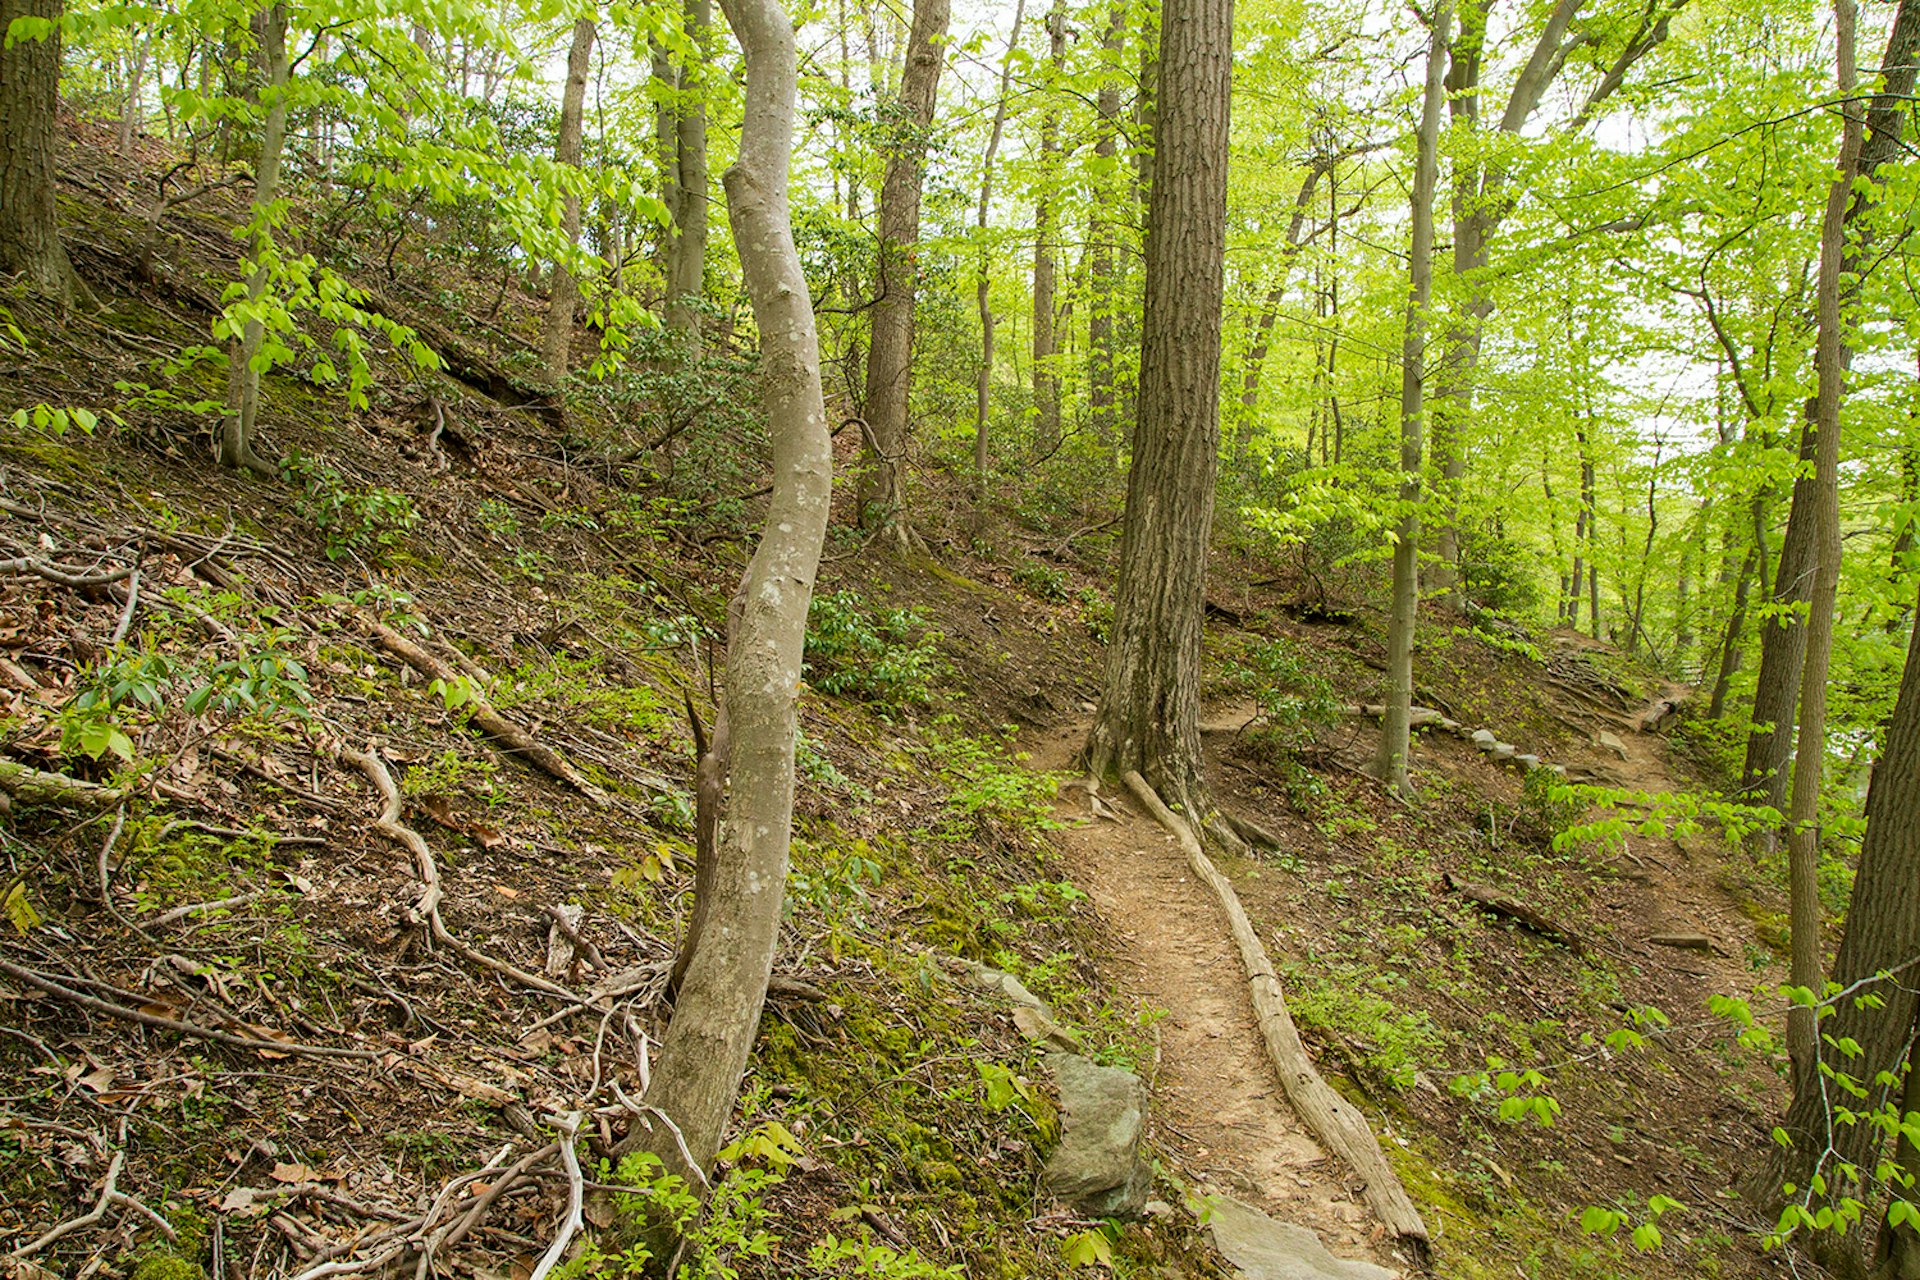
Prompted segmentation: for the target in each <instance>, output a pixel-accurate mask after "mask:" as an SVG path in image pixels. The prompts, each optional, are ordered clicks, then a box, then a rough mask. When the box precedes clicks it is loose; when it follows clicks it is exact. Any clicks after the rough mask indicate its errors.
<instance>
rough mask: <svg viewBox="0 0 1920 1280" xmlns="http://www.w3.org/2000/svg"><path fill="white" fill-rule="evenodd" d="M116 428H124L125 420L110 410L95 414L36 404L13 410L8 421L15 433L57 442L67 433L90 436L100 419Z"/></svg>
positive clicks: (89, 411) (88, 411)
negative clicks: (42, 436) (35, 432)
mask: <svg viewBox="0 0 1920 1280" xmlns="http://www.w3.org/2000/svg"><path fill="white" fill-rule="evenodd" d="M102 417H105V418H106V419H107V421H109V422H111V423H113V424H115V425H116V426H125V425H126V420H125V419H123V418H122V417H121V416H120V415H119V414H117V413H115V412H113V411H112V410H111V409H103V410H101V411H100V412H98V413H96V412H94V411H93V410H92V409H80V408H72V409H62V408H56V407H55V406H53V405H50V404H36V405H34V406H32V407H31V408H27V409H15V410H14V411H13V416H12V417H11V418H9V419H8V421H9V422H11V423H12V424H13V429H14V430H16V431H37V432H39V433H40V434H41V435H45V436H51V437H52V438H54V439H56V440H58V439H59V438H60V437H61V436H64V435H66V434H67V432H69V431H78V432H80V433H81V434H82V435H89V436H90V435H92V434H93V433H94V431H95V430H96V429H98V427H99V426H100V419H101V418H102Z"/></svg>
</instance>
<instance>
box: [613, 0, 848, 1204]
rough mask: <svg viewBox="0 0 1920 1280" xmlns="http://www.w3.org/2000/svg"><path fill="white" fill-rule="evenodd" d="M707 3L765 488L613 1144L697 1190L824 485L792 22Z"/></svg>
mask: <svg viewBox="0 0 1920 1280" xmlns="http://www.w3.org/2000/svg"><path fill="white" fill-rule="evenodd" d="M721 8H722V10H723V11H724V12H725V13H726V15H727V20H728V22H729V23H730V24H731V26H732V27H733V30H734V34H735V35H736V36H737V37H738V38H739V40H740V45H741V48H742V49H743V50H744V51H745V53H746V106H745V120H744V121H743V123H742V125H741V130H740V153H739V159H738V160H736V161H735V162H734V164H733V167H732V168H730V169H729V170H728V171H727V174H726V178H725V185H726V191H727V209H728V213H729V216H730V218H731V221H732V225H733V233H734V236H733V238H734V242H735V243H736V244H738V245H739V246H740V266H741V271H742V274H743V276H744V278H745V282H746V289H747V293H748V294H749V295H750V296H751V298H752V300H753V314H754V320H755V322H756V324H757V327H758V329H759V333H760V351H761V362H760V376H761V388H762V392H761V394H762V400H763V403H764V404H765V407H766V412H767V425H768V429H769V434H770V436H771V438H772V443H773V495H772V498H771V500H770V505H769V507H768V510H767V520H766V528H765V531H764V532H763V534H762V536H761V540H760V545H759V547H758V548H757V549H756V550H755V551H754V555H753V560H752V562H751V563H750V564H749V565H748V566H747V572H746V576H745V577H744V578H743V579H742V580H741V583H740V589H739V591H738V593H737V594H736V595H735V598H734V603H733V607H732V609H730V610H729V614H730V616H729V626H728V631H729V636H728V643H727V674H726V702H725V709H724V711H723V713H722V714H723V715H724V716H725V717H726V721H727V726H728V728H727V735H728V738H729V740H730V744H731V745H730V748H729V756H730V760H729V763H730V766H731V771H732V786H731V788H730V790H729V791H728V792H727V802H726V803H727V813H726V818H725V820H724V821H723V822H722V823H721V824H720V829H719V832H718V835H717V839H716V845H715V866H714V867H713V874H712V876H711V878H710V883H711V885H712V888H713V893H712V895H711V899H710V901H709V903H708V906H707V908H706V911H707V922H706V927H705V929H704V930H703V931H702V934H701V939H700V944H699V946H698V947H697V948H696V949H695V951H694V953H693V955H692V957H691V959H690V960H689V962H688V964H687V966H686V977H685V980H684V981H683V983H682V984H681V986H680V990H679V996H678V998H677V999H676V1001H675V1004H674V1011H673V1020H672V1021H671V1022H670V1023H669V1024H668V1025H667V1033H666V1037H665V1039H664V1040H663V1041H662V1043H661V1047H660V1057H659V1059H658V1061H657V1062H655V1064H654V1068H653V1084H652V1087H651V1088H650V1089H649V1090H648V1092H647V1095H646V1098H645V1102H646V1104H647V1111H648V1115H649V1116H650V1117H660V1118H662V1119H663V1120H664V1123H651V1124H650V1127H648V1126H640V1125H637V1126H636V1128H635V1130H634V1132H633V1133H631V1134H630V1135H629V1136H628V1138H627V1140H626V1142H625V1143H624V1144H623V1148H624V1149H626V1150H632V1149H634V1148H644V1149H646V1150H649V1151H651V1152H653V1153H654V1154H655V1155H657V1156H659V1157H660V1159H661V1160H662V1161H663V1162H664V1163H665V1165H666V1167H667V1168H668V1169H670V1170H673V1171H675V1172H678V1173H680V1174H682V1176H685V1177H687V1178H688V1181H689V1182H691V1183H692V1184H693V1185H695V1186H698V1187H702V1188H704V1187H705V1186H706V1178H705V1176H704V1175H705V1172H706V1170H707V1169H709V1168H710V1167H711V1166H712V1164H713V1158H714V1155H715V1153H716V1152H717V1151H718V1150H719V1148H720V1141H721V1137H722V1134H723V1132H724V1131H725V1129H726V1123H727V1118H728V1116H730V1115H731V1114H732V1112H733V1105H734V1099H735V1098H736V1097H737V1095H738V1094H739V1090H740V1080H741V1076H742V1074H743V1073H744V1072H745V1070H746V1064H747V1058H748V1055H749V1054H750V1053H751V1051H752V1048H753V1040H754V1034H755V1032H756V1031H757V1030H758V1028H759V1024H760V1011H761V1008H762V1006H763V1004H764V1002H765V999H766V991H767V979H768V976H769V975H770V973H771V972H772V968H773V956H774V950H775V947H776V945H777V943H778V941H779V932H780V914H781V900H782V898H783V896H784V893H785V886H786V878H787V857H788V848H789V841H790V838H791V834H792V821H793V785H794V767H793V754H794V731H795V727H796V724H797V706H798V696H797V695H798V691H799V688H800V654H801V646H802V642H803V640H804V638H805V635H806V623H807V605H808V602H809V600H810V599H811V597H812V591H813V580H814V574H815V573H816V571H817V569H818V566H819V561H820V548H821V545H822V543H823V542H824V541H825V538H826V528H827V511H828V500H829V497H830V491H831V487H832V480H833V454H832V446H831V441H830V440H829V438H828V433H827V419H826V408H825V405H824V404H823V403H822V397H821V391H820V362H819V349H818V346H817V345H816V342H815V334H814V323H813V307H812V302H811V300H810V298H809V297H808V293H807V279H806V275H805V273H804V272H803V271H802V270H801V266H800V256H799V254H798V253H797V252H796V251H795V249H794V245H793V234H792V227H791V223H790V221H789V217H788V208H787V186H788V161H789V156H790V155H791V153H792V149H793V103H794V97H795V94H796V87H797V82H798V66H799V63H798V56H797V54H796V51H795V47H794V35H793V25H792V21H791V19H790V18H789V17H788V15H787V12H786V10H785V8H784V7H783V6H782V5H781V4H780V3H779V0H722V3H721ZM717 737H718V733H717V732H716V738H717ZM683 1143H684V1151H685V1154H684V1155H683V1154H682V1144H683ZM689 1158H690V1160H691V1164H692V1166H693V1167H692V1169H691V1170H689V1169H688V1160H689Z"/></svg>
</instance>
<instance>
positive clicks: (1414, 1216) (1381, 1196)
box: [1122, 770, 1431, 1267]
mask: <svg viewBox="0 0 1920 1280" xmlns="http://www.w3.org/2000/svg"><path fill="white" fill-rule="evenodd" d="M1122 776H1123V777H1124V779H1125V781H1126V784H1127V788H1128V789H1129V790H1130V791H1132V792H1133V794H1134V796H1135V797H1136V798H1137V799H1138V800H1139V801H1140V803H1141V804H1143V805H1145V806H1146V808H1147V811H1148V812H1149V813H1151V814H1152V815H1153V816H1154V818H1155V820H1157V821H1158V822H1159V823H1160V825H1161V826H1163V827H1165V828H1166V829H1167V831H1168V832H1169V833H1170V834H1172V835H1173V836H1174V838H1176V839H1177V840H1179V842H1180V847H1181V849H1182V850H1183V851H1184V852H1185V853H1186V855H1187V865H1188V867H1189V868H1191V870H1192V871H1193V873H1194V875H1195V876H1196V877H1198V878H1199V879H1200V880H1201V881H1202V882H1204V883H1205V884H1206V885H1207V887H1208V888H1210V889H1211V890H1212V891H1213V896H1214V899H1215V901H1216V902H1217V903H1218V904H1219V907H1220V910H1221V913H1222V914H1224V915H1225V916H1226V918H1227V928H1228V931H1229V932H1230V933H1231V934H1232V935H1233V940H1234V943H1235V945H1236V946H1237V947H1238V948H1239V951H1240V963H1241V965H1242V966H1243V967H1244V968H1245V970H1246V974H1247V986H1248V989H1249V991H1250V993H1251V995H1252V997H1253V1008H1254V1014H1255V1017H1256V1019H1257V1020H1258V1022H1259V1024H1260V1036H1261V1039H1262V1040H1264V1041H1265V1042H1266V1047H1267V1056H1268V1058H1269V1059H1271V1060H1272V1062H1273V1066H1274V1070H1275V1072H1276V1073H1278V1075H1279V1077H1280V1084H1281V1087H1282V1088H1283V1089H1284V1090H1285V1091H1286V1095H1287V1100H1288V1101H1289V1102H1291V1103H1292V1104H1293V1108H1294V1110H1295V1111H1296V1112H1298V1113H1299V1116H1300V1119H1301V1120H1302V1121H1303V1122H1305V1124H1306V1126H1307V1128H1308V1129H1309V1130H1310V1131H1311V1132H1312V1133H1313V1136H1314V1137H1315V1138H1317V1139H1319V1141H1320V1142H1321V1143H1322V1144H1324V1145H1325V1146H1326V1147H1327V1148H1328V1149H1329V1150H1331V1151H1332V1152H1333V1153H1334V1154H1335V1155H1337V1156H1339V1157H1340V1158H1341V1159H1342V1160H1344V1161H1346V1163H1347V1166H1348V1167H1349V1168H1350V1169H1352V1170H1353V1171H1354V1173H1355V1174H1357V1175H1358V1176H1359V1177H1360V1179H1361V1181H1362V1182H1363V1183H1364V1184H1365V1185H1364V1186H1363V1188H1362V1190H1361V1194H1362V1195H1363V1196H1364V1197H1365V1199H1366V1202H1367V1206H1368V1208H1370V1209H1372V1210H1373V1212H1374V1214H1375V1216H1377V1217H1378V1218H1379V1219H1380V1221H1381V1222H1383V1223H1384V1224H1385V1225H1386V1227H1387V1229H1388V1230H1390V1231H1392V1232H1393V1234H1394V1236H1395V1237H1396V1238H1397V1239H1398V1241H1399V1243H1400V1245H1401V1247H1402V1248H1404V1249H1405V1250H1406V1251H1407V1252H1408V1253H1409V1254H1411V1255H1412V1259H1413V1262H1414V1264H1415V1265H1416V1266H1419V1267H1424V1266H1425V1265H1426V1263H1427V1259H1428V1256H1429V1251H1430V1247H1431V1246H1430V1241H1429V1237H1428V1235H1427V1224H1426V1223H1425V1222H1424V1221H1423V1220H1422V1219H1421V1217H1420V1211H1419V1210H1418V1209H1417V1208H1415V1207H1414V1204H1413V1200H1412V1198H1411V1197H1409V1196H1408V1195H1407V1191H1406V1188H1405V1187H1403V1186H1401V1185H1400V1180H1399V1178H1398V1177H1396V1176H1395V1175H1394V1172H1393V1168H1392V1166H1391V1165H1389V1164H1388V1163H1387V1158H1386V1156H1384V1155H1383V1154H1381V1151H1380V1144H1379V1141H1378V1140H1377V1139H1376V1138H1375V1137H1374V1135H1373V1130H1372V1129H1371V1128H1370V1127H1369V1126H1368V1124H1367V1122H1366V1119H1365V1117H1363V1116H1362V1115H1361V1114H1360V1113H1359V1112H1358V1111H1357V1110H1355V1109H1354V1108H1353V1107H1352V1106H1351V1105H1350V1104H1349V1103H1347V1101H1346V1100H1345V1099H1343V1098H1342V1097H1340V1095H1339V1094H1337V1093H1335V1092H1334V1091H1333V1089H1332V1088H1331V1087H1329V1086H1328V1084H1327V1082H1326V1081H1325V1080H1323V1079H1322V1078H1321V1077H1320V1073H1319V1071H1318V1070H1317V1069H1316V1068H1315V1067H1314V1065H1313V1060H1312V1059H1311V1058H1310V1057H1308V1056H1307V1050H1306V1046H1305V1045H1303V1044H1302V1043H1301V1042H1300V1032H1299V1030H1298V1029H1297V1028H1296V1027H1295V1026H1294V1024H1293V1015H1292V1014H1290V1013H1289V1012H1288V1011H1287V1001H1286V996H1285V995H1284V994H1283V993H1282V992H1281V990H1280V980H1279V979H1278V978H1276V977H1275V976H1274V971H1273V961H1272V959H1271V958H1270V957H1269V956H1268V955H1267V949H1266V946H1265V944H1263V943H1262V942H1261V941H1260V936H1259V935H1258V934H1256V933H1255V932H1254V931H1253V925H1252V923H1251V922H1250V921H1249V920H1248V919H1247V913H1246V910H1245V909H1244V908H1243V907H1242V906H1241V905H1240V898H1239V895H1238V894H1236V893H1235V892H1234V890H1233V884H1232V882H1231V881H1229V880H1228V879H1227V878H1226V877H1225V876H1224V875H1222V874H1220V870H1219V868H1217V867H1215V866H1214V865H1213V862H1212V860H1211V859H1209V858H1208V857H1207V854H1206V850H1204V849H1203V848H1201V846H1200V838H1199V836H1198V835H1196V834H1195V833H1194V830H1193V828H1192V827H1191V826H1189V825H1188V824H1187V823H1186V822H1185V821H1183V820H1182V819H1181V818H1180V817H1179V816H1178V815H1176V814H1175V813H1174V812H1173V811H1172V810H1171V809H1169V808H1167V806H1166V804H1165V803H1163V802H1162V801H1161V799H1160V796H1159V795H1158V794H1157V793H1156V792H1155V791H1154V789H1153V788H1152V787H1151V786H1150V785H1148V783H1147V780H1146V779H1145V778H1143V777H1141V776H1140V775H1139V774H1138V773H1136V772H1133V771H1132V770H1129V771H1127V772H1126V773H1125V774H1124V775H1122Z"/></svg>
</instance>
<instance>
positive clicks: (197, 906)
mask: <svg viewBox="0 0 1920 1280" xmlns="http://www.w3.org/2000/svg"><path fill="white" fill-rule="evenodd" d="M272 892H273V890H271V889H255V890H254V891H253V892H251V893H237V894H235V895H234V896H233V897H231V898H220V899H218V900H216V901H213V902H193V903H189V904H188V905H186V906H184V907H175V908H174V909H173V910H171V911H169V912H167V913H165V914H164V915H157V916H155V917H154V918H153V919H151V920H149V921H147V922H146V927H147V928H149V929H158V928H159V927H160V926H161V925H163V924H172V923H173V922H174V921H176V920H185V919H186V918H187V917H188V916H196V915H199V914H200V913H201V912H202V911H219V910H221V909H222V908H232V907H240V906H245V905H246V904H247V903H249V902H254V901H257V900H258V899H261V898H264V897H266V896H267V895H268V894H269V893H272Z"/></svg>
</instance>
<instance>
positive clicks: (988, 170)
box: [973, 0, 1027, 497]
mask: <svg viewBox="0 0 1920 1280" xmlns="http://www.w3.org/2000/svg"><path fill="white" fill-rule="evenodd" d="M1026 17H1027V0H1016V2H1015V4H1014V7H1013V29H1012V31H1011V32H1010V33H1009V34H1008V36H1007V55H1006V57H1004V58H1002V59H1001V60H1000V96H999V98H998V99H997V100H996V101H995V103H994V107H993V132H992V133H991V134H990V135H988V138H987V154H986V157H985V159H984V160H982V161H981V165H980V210H979V218H978V221H977V222H976V224H975V228H974V230H975V234H977V235H978V236H979V238H980V261H979V264H978V265H977V266H976V267H975V268H974V301H975V302H976V304H977V305H978V306H979V309H980V375H979V377H978V378H977V379H976V380H975V382H974V388H973V483H974V492H975V496H976V497H978V496H984V495H985V494H986V491H987V447H988V446H987V409H988V407H989V405H990V403H991V401H992V393H993V324H994V319H993V292H992V287H991V286H992V275H991V266H992V254H991V252H990V251H989V249H988V247H987V205H988V203H989V202H990V201H991V200H992V199H993V161H994V157H995V156H997V155H999V153H1000V138H1001V135H1002V134H1004V133H1005V131H1006V127H1007V98H1008V94H1007V89H1008V86H1009V84H1010V83H1011V82H1012V80H1013V55H1014V51H1015V50H1017V49H1018V48H1019V47H1020V24H1021V23H1022V22H1024V21H1026Z"/></svg>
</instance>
